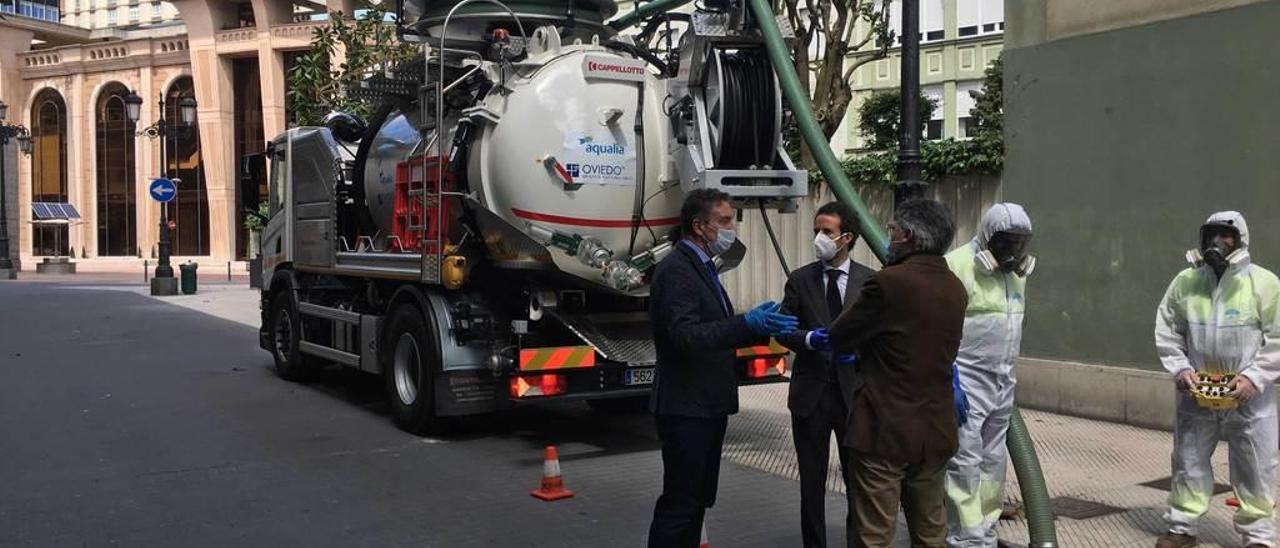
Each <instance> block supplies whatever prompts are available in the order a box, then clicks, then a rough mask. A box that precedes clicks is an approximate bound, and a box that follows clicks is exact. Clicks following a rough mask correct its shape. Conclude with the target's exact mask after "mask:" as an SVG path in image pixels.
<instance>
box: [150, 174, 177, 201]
mask: <svg viewBox="0 0 1280 548" xmlns="http://www.w3.org/2000/svg"><path fill="white" fill-rule="evenodd" d="M149 190H150V192H151V199H152V200H155V201H157V202H161V203H167V202H172V201H173V199H174V197H176V196H177V195H178V186H177V185H175V184H173V181H171V180H169V179H165V178H159V179H152V180H151V187H150V189H149Z"/></svg>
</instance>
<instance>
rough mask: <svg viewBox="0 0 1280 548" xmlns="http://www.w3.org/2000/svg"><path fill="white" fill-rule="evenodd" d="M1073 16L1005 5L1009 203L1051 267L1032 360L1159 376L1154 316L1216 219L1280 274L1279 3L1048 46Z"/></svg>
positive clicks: (1037, 305)
mask: <svg viewBox="0 0 1280 548" xmlns="http://www.w3.org/2000/svg"><path fill="white" fill-rule="evenodd" d="M1011 4H1018V6H1017V7H1014V6H1013V5H1011ZM1046 4H1047V5H1048V7H1049V9H1045V6H1046ZM1055 4H1057V5H1055ZM1070 4H1071V2H1070V1H1067V2H1058V3H1055V2H1053V1H1052V0H1049V1H1047V2H1046V0H1029V1H1028V2H1026V3H1023V2H1022V1H1021V0H1010V2H1007V3H1006V19H1007V20H1008V29H1009V30H1008V31H1007V35H1008V37H1009V41H1008V43H1007V44H1006V49H1005V56H1004V58H1005V101H1006V105H1005V111H1006V130H1005V131H1006V151H1007V164H1006V169H1005V173H1004V188H1003V191H1004V197H1005V198H1006V199H1007V200H1009V201H1013V202H1018V203H1021V204H1023V205H1025V206H1026V208H1027V210H1028V211H1029V212H1030V214H1031V216H1032V219H1033V222H1034V224H1035V229H1036V235H1035V241H1034V243H1033V247H1034V250H1035V253H1036V255H1037V256H1038V258H1039V263H1038V265H1037V268H1036V272H1035V274H1034V275H1033V277H1032V279H1031V280H1030V282H1029V284H1028V285H1029V287H1028V306H1027V311H1028V316H1027V323H1026V335H1025V337H1024V340H1023V355H1024V356H1027V357H1034V358H1044V359H1049V360H1062V361H1071V362H1086V363H1093V364H1100V365H1108V366H1122V367H1126V368H1138V369H1153V370H1154V369H1159V367H1160V366H1159V362H1158V360H1157V359H1156V355H1155V351H1154V348H1153V342H1152V329H1153V322H1154V315H1155V307H1156V305H1157V303H1158V302H1159V300H1160V298H1161V296H1162V295H1163V292H1164V290H1165V288H1166V286H1167V285H1168V283H1169V281H1170V280H1171V279H1172V278H1173V276H1174V275H1175V274H1176V273H1177V272H1178V271H1179V270H1181V269H1183V268H1185V267H1186V266H1187V265H1186V263H1185V261H1184V259H1183V255H1184V253H1185V251H1186V250H1187V249H1189V248H1191V247H1193V246H1194V245H1195V244H1196V240H1197V231H1198V227H1199V225H1200V224H1201V223H1202V222H1203V221H1204V219H1205V218H1206V217H1207V216H1208V215H1209V214H1210V213H1211V212H1214V211H1218V210H1226V209H1234V210H1238V211H1240V212H1242V213H1244V215H1245V216H1246V218H1247V220H1248V221H1249V227H1250V229H1251V232H1252V239H1253V241H1252V254H1253V257H1254V261H1255V263H1257V264H1261V265H1263V266H1266V267H1268V268H1271V269H1272V270H1273V271H1276V270H1280V136H1277V130H1280V108H1277V106H1278V103H1280V100H1278V99H1280V70H1277V67H1280V30H1278V29H1280V2H1278V1H1267V2H1258V3H1252V4H1248V5H1243V6H1239V7H1231V8H1228V9H1223V10H1220V11H1213V12H1207V13H1200V14H1195V15H1185V16H1182V17H1179V18H1176V19H1169V20H1163V21H1156V22H1149V23H1142V24H1137V25H1136V26H1129V27H1126V28H1119V29H1111V30H1103V31H1101V32H1093V33H1085V34H1077V35H1074V36H1068V37H1062V38H1057V39H1053V37H1052V36H1049V39H1050V40H1051V41H1047V42H1046V41H1043V40H1044V39H1045V38H1046V30H1045V29H1046V28H1049V29H1050V32H1052V29H1053V21H1052V20H1050V21H1049V22H1048V24H1046V21H1045V20H1044V18H1045V17H1046V14H1048V15H1047V16H1048V17H1049V18H1052V17H1053V14H1054V13H1055V8H1056V9H1057V10H1058V11H1059V12H1062V10H1063V9H1065V8H1066V7H1069V5H1070ZM1020 388H1021V387H1020Z"/></svg>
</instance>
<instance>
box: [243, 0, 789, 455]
mask: <svg viewBox="0 0 1280 548" xmlns="http://www.w3.org/2000/svg"><path fill="white" fill-rule="evenodd" d="M616 10H617V7H616V4H614V3H613V2H612V1H611V0H569V1H568V2H565V1H549V0H524V1H523V2H508V3H505V4H504V3H500V2H497V1H495V0H468V1H463V2H458V1H457V0H451V1H443V0H441V1H436V0H401V1H400V2H398V3H397V5H396V13H397V19H398V21H397V28H398V30H399V33H400V36H401V39H402V40H405V41H410V42H414V43H418V44H420V45H421V48H422V50H423V53H422V55H421V56H420V57H419V58H418V59H416V60H415V61H413V62H411V63H407V64H405V65H403V66H400V67H397V68H396V69H395V70H393V71H388V72H387V73H385V74H378V75H375V76H372V77H370V78H368V79H367V80H366V81H365V83H364V85H363V86H362V88H361V89H359V90H353V93H361V94H364V95H365V96H366V97H367V98H368V99H370V100H371V101H375V102H376V103H377V104H378V105H380V108H379V109H378V111H377V113H376V114H375V115H373V116H372V117H371V118H370V119H369V120H367V121H364V120H361V119H358V118H356V117H354V116H351V115H347V114H341V113H335V114H332V115H330V117H329V119H328V120H327V122H326V126H325V127H301V128H294V129H290V130H289V131H287V132H286V133H285V134H283V135H280V136H278V137H276V138H275V139H273V140H272V142H271V143H270V146H269V147H268V151H267V153H265V154H264V155H262V156H258V157H250V158H247V159H246V161H245V164H244V166H245V174H246V176H245V178H244V182H245V183H246V184H245V185H244V187H243V188H242V190H241V195H242V198H243V200H244V202H245V205H246V206H251V209H253V210H256V209H257V207H256V204H257V201H258V199H259V197H258V191H257V188H258V185H259V183H260V182H261V181H262V180H263V178H264V177H265V172H266V170H265V165H266V164H268V163H269V164H270V175H269V179H266V180H267V181H268V188H269V197H268V200H267V201H268V203H269V204H270V208H269V209H270V213H269V215H268V218H267V220H266V222H265V228H264V230H263V232H262V235H261V240H260V241H261V254H260V256H261V257H262V267H261V268H262V280H263V283H262V300H261V307H262V327H261V329H260V339H261V345H262V347H263V348H264V349H266V350H267V351H269V352H270V353H271V354H272V356H273V357H274V360H275V365H276V369H277V371H278V372H279V374H280V375H281V376H282V377H284V378H286V379H291V380H301V379H305V378H307V377H309V376H311V375H312V374H313V373H315V371H316V370H317V368H319V367H321V366H322V365H323V364H326V363H337V364H341V365H344V366H348V367H352V368H357V369H359V370H362V371H367V372H370V373H374V374H378V375H382V376H383V377H384V378H385V381H386V389H387V394H388V397H389V399H390V400H391V403H392V408H393V414H394V418H395V421H396V423H397V424H398V425H399V426H401V427H403V428H405V429H407V430H410V431H415V432H422V431H430V430H432V429H435V428H438V427H439V426H441V425H442V424H443V422H444V421H446V420H447V419H448V417H452V416H459V415H468V414H477V413H487V412H492V411H497V410H506V409H510V408H512V407H513V406H514V405H516V404H520V403H524V402H535V401H547V400H565V399H582V400H586V401H587V402H588V403H591V404H592V405H593V406H594V407H598V408H604V409H624V408H639V407H642V406H643V405H644V403H645V402H646V401H647V399H648V393H649V390H650V386H651V384H652V383H653V378H654V359H655V352H654V346H653V342H652V339H651V336H652V328H651V326H650V325H649V316H648V313H647V306H648V303H647V295H648V285H647V284H648V280H649V275H650V273H651V271H652V268H653V266H654V265H655V264H656V263H657V262H658V261H660V260H661V259H662V258H663V257H664V256H665V255H666V254H667V253H669V252H670V251H671V249H672V247H673V245H674V244H675V241H676V239H677V238H678V236H677V235H676V234H675V231H676V229H677V228H678V225H679V209H680V204H681V202H682V199H683V197H684V194H685V193H686V192H688V191H690V190H692V189H695V188H718V189H721V190H723V191H725V192H728V193H729V194H730V195H731V196H733V197H734V198H735V200H736V201H738V202H739V205H740V206H744V207H745V206H750V207H759V208H783V209H786V208H789V207H790V206H791V205H793V202H794V200H795V199H796V198H798V197H800V196H804V195H805V194H806V193H807V191H808V184H807V178H806V174H805V172H804V171H802V170H797V169H796V168H795V167H794V165H793V164H792V163H791V161H790V159H789V158H788V157H787V154H786V153H785V152H784V150H783V147H782V139H781V134H782V131H781V129H782V121H783V117H784V113H783V107H782V105H783V103H782V100H781V95H780V93H779V91H778V84H777V81H776V79H775V77H774V74H773V70H772V68H771V66H770V64H769V62H768V59H767V57H766V56H765V54H764V51H763V48H762V45H761V43H760V38H759V33H758V32H757V31H756V29H755V27H754V25H753V23H752V19H751V15H750V12H749V11H748V10H747V8H746V6H745V4H744V3H743V2H741V1H738V2H728V1H727V0H722V1H720V2H707V3H706V4H705V5H704V6H700V7H699V9H698V10H696V11H694V12H693V13H691V14H662V15H657V16H654V17H653V18H651V19H650V20H649V21H648V22H647V23H648V24H646V25H644V27H643V30H641V31H640V32H638V33H636V34H634V35H631V36H623V35H620V34H618V33H617V32H616V31H615V30H613V28H611V27H610V26H609V25H608V24H607V21H608V19H609V18H610V17H612V16H613V15H614V13H615V12H616ZM757 252H763V251H757ZM744 253H745V248H744V247H743V245H742V244H741V243H737V244H735V246H734V249H732V250H731V251H729V252H727V253H725V254H724V255H722V256H720V257H717V258H716V261H717V262H718V264H720V265H721V268H722V270H727V269H730V268H733V267H734V266H736V264H737V263H738V261H740V260H741V258H742V256H743V254H744ZM739 357H740V362H739V369H738V373H739V379H740V380H741V382H742V384H752V383H764V382H779V381H782V380H783V377H782V373H783V372H784V370H785V365H784V364H785V362H784V357H785V351H784V350H783V349H782V348H781V347H779V346H777V345H776V344H773V345H770V346H767V347H755V348H745V349H741V350H740V351H739Z"/></svg>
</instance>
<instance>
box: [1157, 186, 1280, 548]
mask: <svg viewBox="0 0 1280 548" xmlns="http://www.w3.org/2000/svg"><path fill="white" fill-rule="evenodd" d="M1187 258H1188V260H1189V261H1190V262H1192V264H1193V265H1194V266H1193V267H1192V268H1188V269H1186V270H1183V271H1182V272H1180V273H1179V274H1178V276H1177V277H1176V278H1174V279H1173V283H1172V284H1169V289H1168V291H1167V292H1165V295H1164V300H1162V301H1161V302H1160V308H1159V309H1157V310H1156V329H1155V337H1156V351H1157V352H1158V353H1159V355H1160V361H1161V362H1162V363H1163V364H1164V367H1165V369H1168V370H1169V373H1170V374H1171V375H1172V376H1173V378H1174V379H1175V381H1176V383H1177V386H1178V387H1179V389H1180V390H1179V395H1178V408H1177V419H1176V422H1175V423H1174V435H1173V480H1172V483H1171V485H1170V493H1169V512H1168V513H1167V514H1165V518H1166V519H1167V520H1168V522H1169V532H1168V533H1166V534H1165V535H1163V536H1161V537H1160V540H1159V541H1157V542H1156V546H1157V548H1181V547H1185V546H1194V545H1195V544H1196V522H1197V521H1198V519H1199V518H1200V516H1202V515H1204V513H1205V511H1206V510H1208V509H1209V504H1210V499H1211V498H1212V496H1213V467H1212V465H1211V463H1210V457H1211V456H1212V455H1213V451H1214V449H1216V448H1217V446H1218V440H1219V439H1225V440H1226V441H1227V447H1228V457H1229V462H1230V465H1231V488H1232V489H1233V490H1234V491H1235V496H1236V498H1237V499H1239V501H1240V506H1239V508H1238V509H1237V510H1236V514H1235V529H1236V532H1238V533H1240V535H1241V536H1242V537H1244V544H1245V545H1246V546H1247V547H1249V548H1253V547H1259V546H1268V547H1272V546H1275V538H1276V537H1275V524H1274V523H1273V516H1274V511H1273V507H1274V505H1275V499H1274V497H1273V494H1272V490H1273V487H1274V485H1275V472H1276V443H1277V439H1276V437H1277V423H1276V398H1275V394H1274V393H1273V391H1272V389H1271V386H1272V383H1274V382H1275V380H1276V377H1277V376H1280V281H1277V279H1276V276H1275V274H1272V273H1271V272H1270V271H1269V270H1267V269H1265V268H1262V267H1260V266H1258V265H1255V264H1253V263H1252V262H1251V261H1250V259H1249V228H1248V227H1247V226H1246V225H1245V222H1244V216H1242V215H1240V214H1239V213H1236V212H1234V211H1224V212H1221V213H1214V214H1213V215H1212V216H1210V217H1209V220H1208V221H1206V222H1205V224H1204V225H1203V226H1201V227H1200V247H1199V248H1198V249H1193V250H1191V251H1189V252H1187ZM1198 373H1201V374H1206V375H1230V381H1229V382H1228V383H1227V385H1226V387H1225V389H1223V387H1221V386H1218V387H1217V388H1216V389H1215V390H1217V391H1221V392H1222V393H1221V394H1220V396H1221V397H1220V398H1218V399H1217V400H1209V399H1207V398H1204V397H1203V396H1205V395H1206V394H1205V392H1206V391H1207V390H1204V388H1209V387H1210V385H1209V383H1208V382H1206V381H1207V380H1211V379H1212V378H1211V377H1204V378H1203V379H1202V377H1201V376H1200V375H1198ZM1218 378H1219V379H1221V378H1226V377H1218ZM1202 384H1203V386H1201V385H1202ZM1197 390H1200V395H1201V397H1200V398H1197V397H1196V395H1195V394H1196V391H1197ZM1209 395H1213V394H1209ZM1215 401H1216V402H1217V403H1215ZM1223 404H1225V406H1226V407H1234V408H1227V409H1221V408H1214V407H1223V406H1224V405H1223Z"/></svg>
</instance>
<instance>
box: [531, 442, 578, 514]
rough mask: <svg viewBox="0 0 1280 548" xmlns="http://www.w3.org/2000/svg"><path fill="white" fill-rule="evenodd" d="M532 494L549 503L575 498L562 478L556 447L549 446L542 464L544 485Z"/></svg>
mask: <svg viewBox="0 0 1280 548" xmlns="http://www.w3.org/2000/svg"><path fill="white" fill-rule="evenodd" d="M530 494H531V495H533V496H534V498H537V499H541V500H545V501H548V502H550V501H553V500H560V499H567V498H569V497H572V496H573V491H570V490H568V489H565V488H564V480H562V479H561V478H560V456H559V455H557V454H556V446H554V445H548V446H547V454H546V457H545V458H544V460H543V463H542V485H541V486H539V487H538V489H537V490H535V491H534V492H533V493H530Z"/></svg>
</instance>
